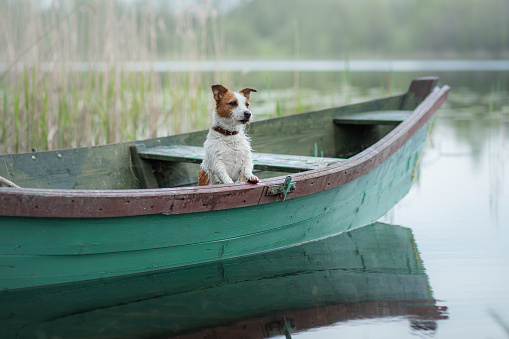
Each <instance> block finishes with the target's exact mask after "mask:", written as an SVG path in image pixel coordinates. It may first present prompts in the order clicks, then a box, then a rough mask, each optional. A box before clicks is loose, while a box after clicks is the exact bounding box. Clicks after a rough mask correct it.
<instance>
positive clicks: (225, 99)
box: [212, 85, 256, 127]
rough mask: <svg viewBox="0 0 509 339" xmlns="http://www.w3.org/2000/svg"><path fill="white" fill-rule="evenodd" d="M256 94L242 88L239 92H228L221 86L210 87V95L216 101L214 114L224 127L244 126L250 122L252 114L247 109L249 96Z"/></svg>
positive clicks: (251, 90)
mask: <svg viewBox="0 0 509 339" xmlns="http://www.w3.org/2000/svg"><path fill="white" fill-rule="evenodd" d="M251 92H256V90H254V89H251V88H244V89H243V90H242V91H239V92H232V91H229V90H228V89H227V88H225V87H224V86H222V85H214V86H212V93H214V99H215V100H216V114H217V117H216V118H218V119H221V120H222V122H223V124H224V125H225V127H228V126H226V125H229V126H235V125H245V124H247V123H248V122H250V121H251V118H252V113H251V111H250V110H249V109H248V107H249V94H250V93H251Z"/></svg>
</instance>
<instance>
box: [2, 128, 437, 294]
mask: <svg viewBox="0 0 509 339" xmlns="http://www.w3.org/2000/svg"><path fill="white" fill-rule="evenodd" d="M428 124H429V122H428V123H426V124H425V125H424V126H422V127H421V128H420V129H419V130H418V131H417V132H416V133H415V134H414V135H413V136H412V137H411V138H410V139H409V140H408V141H407V142H406V143H405V145H404V146H403V147H401V148H400V149H399V150H397V151H396V152H395V153H394V154H392V155H391V156H390V157H389V158H388V159H386V160H385V161H384V162H383V163H381V164H380V165H378V166H377V167H375V168H374V169H373V170H371V171H369V172H368V173H367V174H365V175H363V176H361V177H359V178H357V179H355V180H353V181H351V182H349V183H347V184H345V185H342V186H339V187H336V188H333V189H329V190H325V191H322V192H319V193H314V194H309V195H305V196H302V197H298V198H294V199H288V200H285V201H283V202H277V203H269V204H260V205H255V206H247V207H241V208H234V209H226V210H218V211H211V212H200V213H187V214H175V215H164V214H156V215H145V216H131V217H120V218H90V219H84V218H24V217H1V224H2V225H1V228H0V232H1V233H0V234H1V236H0V249H2V252H1V253H2V254H0V290H2V289H8V290H13V289H20V288H29V287H36V286H45V285H54V284H63V283H70V282H79V281H87V280H96V279H104V278H113V277H122V276H128V275H133V274H140V273H151V272H154V271H159V270H166V269H169V268H175V267H180V266H186V265H193V264H197V263H204V262H211V261H216V260H224V259H230V258H235V257H241V256H246V255H250V254H254V253H260V252H266V251H273V250H276V249H281V248H285V247H289V246H295V245H297V244H302V243H306V242H310V241H314V240H317V239H322V238H326V237H330V236H332V235H337V234H340V233H342V232H345V231H348V230H351V229H354V228H357V227H360V226H364V225H367V224H369V223H371V222H373V221H375V220H377V219H378V218H380V217H381V216H382V215H384V214H385V213H386V212H387V211H388V210H389V209H390V208H392V207H393V206H394V205H395V204H396V203H397V202H398V201H399V200H400V199H401V198H402V197H404V196H405V195H406V194H407V192H408V191H409V189H410V186H411V183H412V177H413V175H414V172H415V170H416V165H417V160H418V158H419V154H420V152H421V149H422V147H423V144H424V141H425V138H426V134H427V130H428ZM12 244H15V245H16V246H12Z"/></svg>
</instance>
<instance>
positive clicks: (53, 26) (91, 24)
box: [0, 0, 225, 153]
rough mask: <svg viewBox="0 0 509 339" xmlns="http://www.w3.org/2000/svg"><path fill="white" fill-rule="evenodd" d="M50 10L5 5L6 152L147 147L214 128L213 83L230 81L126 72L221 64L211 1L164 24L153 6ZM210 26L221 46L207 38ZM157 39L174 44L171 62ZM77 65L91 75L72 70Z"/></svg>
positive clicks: (0, 84) (0, 142)
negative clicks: (161, 64) (161, 63)
mask: <svg viewBox="0 0 509 339" xmlns="http://www.w3.org/2000/svg"><path fill="white" fill-rule="evenodd" d="M80 3H83V5H80ZM57 5H58V6H60V7H57ZM51 6H52V7H51V8H45V7H42V6H41V4H40V2H38V1H19V2H15V1H7V0H0V12H2V13H3V15H2V20H1V21H0V32H1V33H2V34H0V45H2V46H5V48H1V49H0V63H2V64H3V66H4V67H3V69H4V72H3V73H0V89H1V90H0V103H1V104H0V123H1V128H0V133H1V135H0V153H11V152H24V151H30V149H32V148H37V149H38V150H50V149H56V148H68V147H79V146H90V145H97V144H104V143H112V142H119V141H125V140H133V139H139V138H150V137H157V136H162V135H167V134H172V133H179V132H183V131H189V130H192V129H197V128H204V127H205V126H207V125H208V124H209V123H210V117H209V112H210V109H211V107H210V105H211V103H210V100H209V99H210V95H209V91H210V90H209V86H210V83H211V82H212V81H213V79H211V78H212V77H215V79H218V78H224V77H225V75H222V74H210V75H207V74H203V73H199V72H188V73H174V74H173V73H172V74H171V76H170V75H168V74H166V75H165V74H163V75H161V74H158V73H156V72H155V71H154V70H153V68H152V67H148V69H144V70H142V71H138V72H132V71H130V70H129V69H128V67H126V65H127V63H128V62H131V61H137V62H146V63H148V64H149V65H150V63H151V62H153V61H155V60H157V59H158V58H172V59H174V60H182V59H185V60H200V59H202V60H203V59H206V58H207V59H210V58H216V57H221V56H222V55H223V54H224V39H223V38H222V37H221V29H220V27H219V26H218V23H217V21H216V20H215V14H214V11H212V10H210V8H208V7H207V3H206V2H205V3H204V6H200V7H190V8H184V9H182V10H180V11H176V12H175V13H174V14H173V17H172V20H166V19H164V18H163V17H158V16H157V13H158V11H160V10H161V8H156V7H155V6H154V5H153V4H152V2H151V1H146V2H135V1H133V2H117V1H112V0H109V1H100V0H92V1H87V2H86V3H84V2H78V1H76V2H72V1H68V2H52V5H51ZM20 23H26V24H23V25H21V24H20ZM211 27H212V28H213V31H214V32H215V35H217V37H215V39H207V36H206V34H207V33H206V32H208V31H210V28H211ZM158 39H159V40H164V41H165V43H166V44H168V45H171V55H161V53H160V51H158V50H157V44H156V41H157V40H158ZM98 62H100V63H101V64H100V66H101V67H100V69H98V68H99V67H97V68H96V69H92V65H98V64H97V63H98ZM76 63H80V64H85V65H88V66H89V67H88V69H87V70H85V71H83V70H76V69H73V67H74V65H76ZM189 112H193V114H189Z"/></svg>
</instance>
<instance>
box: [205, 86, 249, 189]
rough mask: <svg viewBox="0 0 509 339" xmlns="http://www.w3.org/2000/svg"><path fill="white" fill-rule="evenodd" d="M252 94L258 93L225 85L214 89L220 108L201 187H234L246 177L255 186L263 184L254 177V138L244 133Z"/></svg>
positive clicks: (209, 137)
mask: <svg viewBox="0 0 509 339" xmlns="http://www.w3.org/2000/svg"><path fill="white" fill-rule="evenodd" d="M251 92H256V90H254V89H251V88H245V89H243V90H242V91H239V92H232V91H229V90H228V89H227V88H225V87H224V86H222V85H214V86H212V93H213V94H214V99H215V100H216V108H215V110H214V118H213V124H212V127H211V128H210V130H209V133H208V135H207V139H206V140H205V143H204V144H203V147H204V148H205V157H204V158H203V162H202V163H201V169H200V173H199V175H198V185H200V186H204V185H215V184H233V183H234V182H237V181H239V180H240V181H241V179H242V176H243V177H244V178H245V179H246V180H247V181H249V182H251V183H257V182H258V181H259V179H258V177H257V176H256V175H254V174H253V160H252V157H251V145H250V139H249V137H248V136H247V135H246V134H245V133H244V129H245V127H246V124H248V123H249V122H250V121H251V117H252V114H251V111H250V110H249V109H248V107H249V94H250V93H251Z"/></svg>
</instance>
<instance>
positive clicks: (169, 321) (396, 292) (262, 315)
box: [0, 223, 448, 339]
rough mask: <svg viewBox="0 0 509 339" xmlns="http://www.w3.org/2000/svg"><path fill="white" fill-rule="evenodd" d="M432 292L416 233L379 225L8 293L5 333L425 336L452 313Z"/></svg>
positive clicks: (0, 298)
mask: <svg viewBox="0 0 509 339" xmlns="http://www.w3.org/2000/svg"><path fill="white" fill-rule="evenodd" d="M431 290H432V289H431V287H430V285H429V281H428V277H427V275H426V272H425V270H424V266H423V263H422V261H421V259H420V256H419V252H418V251H417V246H416V243H415V240H414V238H413V235H412V231H411V230H410V229H408V228H404V227H400V226H394V225H389V224H381V223H375V224H371V225H368V226H366V227H361V228H357V229H355V230H352V231H350V232H346V233H343V234H340V235H338V236H335V237H329V238H327V239H324V240H321V241H314V242H310V243H306V244H304V245H301V246H294V247H290V248H287V249H283V250H279V251H272V252H267V253H262V254H257V255H252V256H246V257H242V258H234V259H228V260H223V261H216V262H212V263H205V264H197V265H193V266H190V267H179V268H174V269H169V270H166V271H164V272H157V273H152V274H148V275H142V276H140V275H138V276H130V277H122V278H111V279H104V280H100V281H86V282H79V283H69V284H62V285H57V286H45V287H38V288H32V289H21V290H16V291H7V292H4V293H1V292H0V306H1V307H0V324H3V326H0V329H1V330H2V331H1V332H2V334H3V336H2V338H32V337H39V338H40V337H47V338H88V339H91V338H102V339H106V338H142V337H143V338H169V337H173V336H178V335H183V336H184V338H265V337H271V336H275V335H277V334H282V333H285V332H287V333H288V332H289V333H296V332H301V331H305V330H307V329H310V328H317V327H321V326H328V325H332V324H335V323H338V322H339V323H344V322H347V321H349V320H351V319H365V318H386V317H399V318H400V319H407V320H408V322H409V324H410V328H411V329H413V331H415V332H416V334H421V336H423V335H424V334H432V333H433V332H434V331H435V330H436V328H437V322H438V321H440V320H442V319H447V317H448V316H447V312H446V310H447V308H446V307H445V306H440V305H437V303H436V302H435V300H434V299H433V295H432V292H431ZM48 305H51V307H48ZM285 323H286V328H285ZM287 333H286V334H287Z"/></svg>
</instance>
